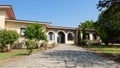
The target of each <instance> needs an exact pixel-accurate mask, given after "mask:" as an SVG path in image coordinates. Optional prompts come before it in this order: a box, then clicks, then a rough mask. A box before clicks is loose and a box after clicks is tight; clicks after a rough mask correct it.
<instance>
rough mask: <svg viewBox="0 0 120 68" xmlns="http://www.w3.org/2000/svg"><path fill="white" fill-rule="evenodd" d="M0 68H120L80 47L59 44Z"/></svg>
mask: <svg viewBox="0 0 120 68" xmlns="http://www.w3.org/2000/svg"><path fill="white" fill-rule="evenodd" d="M0 64H1V63H0ZM1 68H120V65H119V64H117V63H115V62H113V61H111V60H108V59H106V58H103V57H101V56H98V55H96V54H94V53H92V52H91V51H88V50H85V49H83V48H81V47H77V46H75V45H66V44H59V45H58V47H56V48H53V49H49V50H46V51H44V52H42V53H36V54H32V55H30V56H26V57H24V58H21V59H17V60H15V61H12V62H10V63H7V64H4V65H2V66H1Z"/></svg>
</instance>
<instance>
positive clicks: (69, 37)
mask: <svg viewBox="0 0 120 68" xmlns="http://www.w3.org/2000/svg"><path fill="white" fill-rule="evenodd" d="M72 40H73V35H72V34H71V33H69V34H68V41H72Z"/></svg>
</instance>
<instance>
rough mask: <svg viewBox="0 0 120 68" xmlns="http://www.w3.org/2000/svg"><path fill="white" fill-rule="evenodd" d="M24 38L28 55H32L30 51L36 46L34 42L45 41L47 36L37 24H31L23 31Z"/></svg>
mask: <svg viewBox="0 0 120 68" xmlns="http://www.w3.org/2000/svg"><path fill="white" fill-rule="evenodd" d="M25 37H26V38H27V39H28V40H27V41H26V42H25V43H26V46H27V50H28V53H29V54H31V53H32V49H33V48H35V47H36V46H37V45H36V44H37V42H36V41H40V40H44V41H47V36H46V34H45V31H44V29H43V27H42V26H41V25H39V24H36V23H35V24H31V25H30V26H27V28H26V29H25Z"/></svg>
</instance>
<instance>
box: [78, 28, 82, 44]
mask: <svg viewBox="0 0 120 68" xmlns="http://www.w3.org/2000/svg"><path fill="white" fill-rule="evenodd" d="M81 44H82V40H81V31H80V28H78V46H80V45H81Z"/></svg>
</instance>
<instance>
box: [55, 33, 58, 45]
mask: <svg viewBox="0 0 120 68" xmlns="http://www.w3.org/2000/svg"><path fill="white" fill-rule="evenodd" d="M57 36H58V35H57V33H55V43H57Z"/></svg>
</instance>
